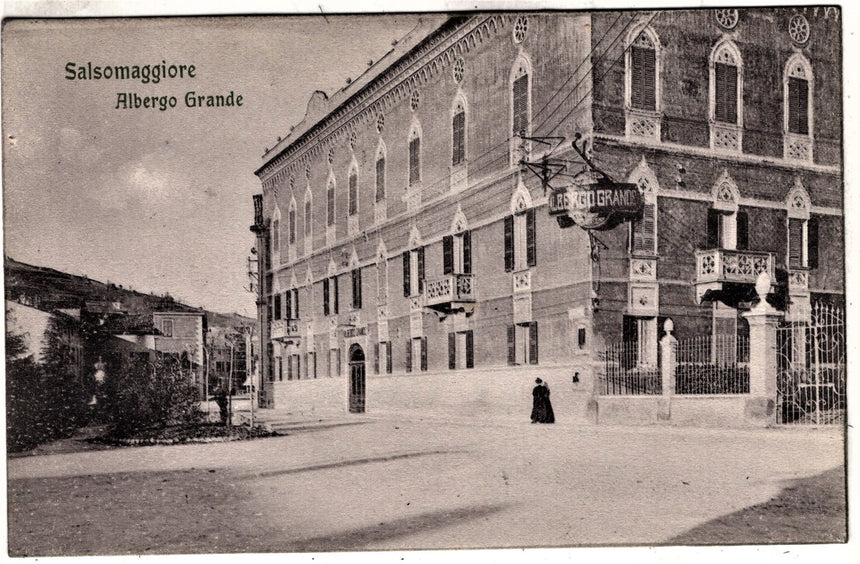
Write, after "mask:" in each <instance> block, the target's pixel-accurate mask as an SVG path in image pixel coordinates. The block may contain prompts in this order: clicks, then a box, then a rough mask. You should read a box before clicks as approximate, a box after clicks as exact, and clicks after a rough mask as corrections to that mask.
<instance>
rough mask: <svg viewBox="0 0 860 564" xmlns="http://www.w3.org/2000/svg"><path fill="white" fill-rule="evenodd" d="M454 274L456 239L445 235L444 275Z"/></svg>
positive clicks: (443, 244)
mask: <svg viewBox="0 0 860 564" xmlns="http://www.w3.org/2000/svg"><path fill="white" fill-rule="evenodd" d="M453 272H454V237H453V236H451V235H445V236H444V237H442V273H443V274H451V273H453Z"/></svg>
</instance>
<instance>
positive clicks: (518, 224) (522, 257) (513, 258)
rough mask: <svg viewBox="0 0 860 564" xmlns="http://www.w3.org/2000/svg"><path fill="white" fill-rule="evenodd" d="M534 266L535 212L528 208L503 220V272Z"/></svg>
mask: <svg viewBox="0 0 860 564" xmlns="http://www.w3.org/2000/svg"><path fill="white" fill-rule="evenodd" d="M536 264H537V244H536V229H535V210H534V208H530V209H527V210H524V211H522V212H519V213H515V214H514V215H509V216H507V217H506V218H505V272H511V271H520V270H525V269H526V268H529V267H531V266H535V265H536Z"/></svg>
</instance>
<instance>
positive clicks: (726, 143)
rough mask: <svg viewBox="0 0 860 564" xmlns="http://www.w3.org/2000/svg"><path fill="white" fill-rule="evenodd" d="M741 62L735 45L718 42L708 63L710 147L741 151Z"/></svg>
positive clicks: (725, 41) (729, 42)
mask: <svg viewBox="0 0 860 564" xmlns="http://www.w3.org/2000/svg"><path fill="white" fill-rule="evenodd" d="M743 76H744V75H743V61H742V59H741V53H740V51H739V50H738V48H737V46H735V44H734V43H732V42H731V41H728V40H724V41H721V42H720V43H718V44H717V45H716V47H714V50H713V51H712V52H711V59H710V89H709V92H710V120H711V147H712V148H714V149H725V150H730V151H740V150H741V147H742V146H743V145H742V139H741V131H742V128H743Z"/></svg>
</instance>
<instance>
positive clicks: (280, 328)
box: [270, 319, 300, 340]
mask: <svg viewBox="0 0 860 564" xmlns="http://www.w3.org/2000/svg"><path fill="white" fill-rule="evenodd" d="M270 333H271V338H272V339H278V340H280V339H295V338H296V337H299V335H300V334H299V320H298V319H275V320H273V321H272V325H271V328H270Z"/></svg>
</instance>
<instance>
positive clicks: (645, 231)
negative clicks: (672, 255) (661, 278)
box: [630, 165, 657, 257]
mask: <svg viewBox="0 0 860 564" xmlns="http://www.w3.org/2000/svg"><path fill="white" fill-rule="evenodd" d="M645 170H646V171H647V172H646V171H637V172H634V175H635V176H633V177H632V178H631V179H630V181H631V182H634V183H635V184H636V185H637V186H639V191H640V192H641V193H642V197H643V199H644V205H643V207H642V219H637V220H636V221H633V222H632V223H631V224H630V254H631V255H634V256H646V257H653V256H655V255H656V254H657V192H656V190H657V179H656V177H655V176H654V174H653V172H651V170H650V168H647V165H646V169H645Z"/></svg>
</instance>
